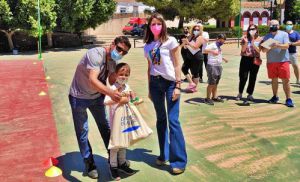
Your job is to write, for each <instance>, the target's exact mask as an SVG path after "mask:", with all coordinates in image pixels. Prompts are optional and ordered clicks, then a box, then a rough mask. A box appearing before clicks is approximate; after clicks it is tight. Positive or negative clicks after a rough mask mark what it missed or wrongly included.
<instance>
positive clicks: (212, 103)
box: [204, 98, 215, 106]
mask: <svg viewBox="0 0 300 182" xmlns="http://www.w3.org/2000/svg"><path fill="white" fill-rule="evenodd" d="M204 102H205V104H207V105H211V106H213V105H215V104H214V102H213V100H211V99H208V98H206V99H204Z"/></svg>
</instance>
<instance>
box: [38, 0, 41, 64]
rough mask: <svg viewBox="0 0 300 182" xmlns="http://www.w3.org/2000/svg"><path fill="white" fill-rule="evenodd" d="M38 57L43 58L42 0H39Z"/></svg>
mask: <svg viewBox="0 0 300 182" xmlns="http://www.w3.org/2000/svg"><path fill="white" fill-rule="evenodd" d="M38 36H39V40H38V54H39V55H38V59H39V60H42V27H41V11H40V0H38Z"/></svg>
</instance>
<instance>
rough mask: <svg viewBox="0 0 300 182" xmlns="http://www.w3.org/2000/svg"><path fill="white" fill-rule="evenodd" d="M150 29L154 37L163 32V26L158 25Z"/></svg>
mask: <svg viewBox="0 0 300 182" xmlns="http://www.w3.org/2000/svg"><path fill="white" fill-rule="evenodd" d="M150 29H151V32H152V33H153V35H155V36H157V35H159V34H160V32H161V29H162V25H157V24H155V25H151V27H150Z"/></svg>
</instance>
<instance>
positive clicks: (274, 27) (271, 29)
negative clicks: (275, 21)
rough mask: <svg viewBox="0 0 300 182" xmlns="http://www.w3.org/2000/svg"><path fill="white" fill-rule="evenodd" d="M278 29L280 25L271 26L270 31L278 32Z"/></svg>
mask: <svg viewBox="0 0 300 182" xmlns="http://www.w3.org/2000/svg"><path fill="white" fill-rule="evenodd" d="M277 30H278V25H272V26H270V32H277Z"/></svg>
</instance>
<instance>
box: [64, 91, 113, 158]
mask: <svg viewBox="0 0 300 182" xmlns="http://www.w3.org/2000/svg"><path fill="white" fill-rule="evenodd" d="M103 101H104V96H101V97H98V98H96V99H79V98H76V97H73V96H71V95H69V102H70V105H71V108H72V115H73V122H74V127H75V132H76V137H77V141H78V145H79V149H80V153H81V156H82V157H83V158H84V159H87V158H90V157H92V147H91V145H90V142H89V139H88V131H89V128H88V115H87V109H89V110H90V111H91V113H92V115H93V117H94V119H95V121H96V123H97V126H98V129H99V131H100V134H101V136H102V139H103V142H104V144H105V147H106V149H107V147H108V143H109V137H110V128H109V123H108V121H107V119H106V113H105V106H104V104H103Z"/></svg>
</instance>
